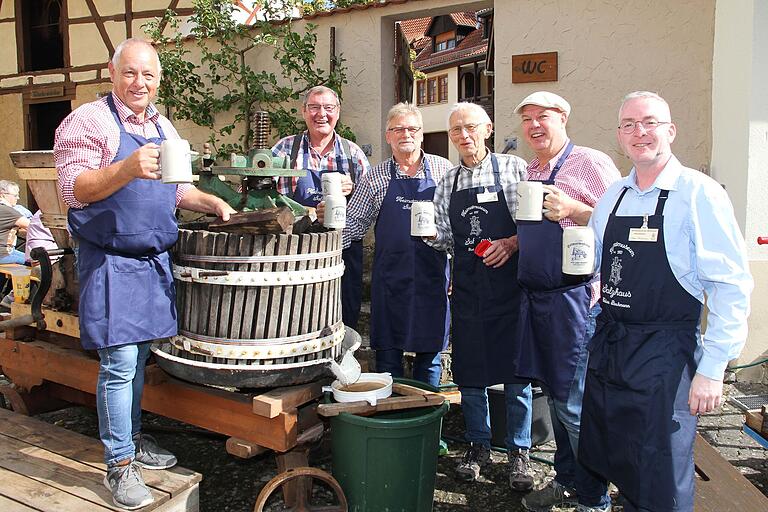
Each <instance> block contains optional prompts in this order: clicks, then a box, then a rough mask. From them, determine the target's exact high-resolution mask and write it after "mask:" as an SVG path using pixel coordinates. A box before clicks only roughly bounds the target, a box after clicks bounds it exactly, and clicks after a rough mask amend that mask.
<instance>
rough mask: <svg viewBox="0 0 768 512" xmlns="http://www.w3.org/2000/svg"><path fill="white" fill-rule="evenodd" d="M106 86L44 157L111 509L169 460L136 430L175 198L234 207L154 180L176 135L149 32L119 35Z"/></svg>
mask: <svg viewBox="0 0 768 512" xmlns="http://www.w3.org/2000/svg"><path fill="white" fill-rule="evenodd" d="M109 74H110V77H111V79H112V93H111V94H109V95H108V96H106V97H104V98H102V99H100V100H97V101H94V102H92V103H87V104H85V105H83V106H81V107H79V108H78V109H76V110H75V111H74V112H72V113H71V114H70V115H69V116H67V118H66V119H65V120H64V121H63V122H62V123H61V125H60V126H59V127H58V129H57V130H56V138H55V141H54V147H53V151H54V160H55V162H56V168H57V170H58V178H59V187H60V193H61V195H62V197H63V199H64V201H65V202H66V203H67V204H68V205H69V207H70V209H69V213H68V221H69V227H70V230H71V232H72V236H73V238H74V239H75V240H76V241H77V243H78V258H77V264H78V274H79V283H80V310H79V314H80V316H79V317H80V341H81V343H82V345H83V347H84V348H86V349H93V350H96V351H97V352H98V354H99V361H100V362H99V376H98V380H97V385H96V409H97V412H98V417H99V437H100V438H101V440H102V442H103V443H104V448H105V453H104V459H105V462H106V464H107V475H106V476H105V478H104V485H105V486H106V487H107V488H108V489H109V490H110V491H111V492H112V499H113V501H114V503H115V505H117V506H118V507H121V508H126V509H131V510H132V509H136V508H141V507H143V506H145V505H148V504H149V503H151V502H152V501H153V497H152V494H151V492H150V491H149V489H148V488H147V486H146V485H145V484H144V481H143V479H142V477H141V473H140V472H139V471H137V470H136V466H141V467H143V468H145V469H165V468H169V467H171V466H173V465H174V464H176V457H174V456H173V454H171V453H169V452H168V451H166V450H164V449H162V448H160V447H159V446H157V444H156V443H155V441H154V439H152V437H151V436H147V435H145V434H143V433H142V432H141V395H142V390H143V387H144V365H145V364H146V361H147V358H148V357H149V349H150V344H151V342H152V341H153V340H155V339H157V338H164V337H168V336H172V335H175V334H176V332H177V321H176V303H175V302H176V301H175V292H174V288H173V274H172V271H171V261H170V255H169V252H168V250H169V249H170V248H171V247H172V246H173V244H174V243H175V242H176V238H177V237H178V227H177V225H176V218H175V216H174V214H175V210H176V207H177V206H178V207H181V208H186V209H189V210H194V211H199V212H206V213H215V214H216V215H218V216H220V217H221V218H222V219H223V220H225V221H226V220H228V219H229V216H230V214H231V213H234V210H233V209H232V208H230V207H229V205H227V203H225V202H224V201H223V200H221V199H219V198H218V197H215V196H212V195H209V194H205V193H203V192H201V191H199V190H197V189H196V188H195V187H193V186H191V185H180V186H176V185H171V184H164V183H162V182H161V181H160V174H159V173H158V171H159V157H160V143H161V142H162V141H163V140H165V139H178V138H179V135H178V133H176V130H175V129H174V128H173V126H172V125H171V123H170V121H168V119H166V118H165V117H163V116H161V115H160V113H159V112H158V111H157V109H156V108H155V107H154V105H153V104H152V103H151V102H152V100H153V99H154V98H155V95H156V93H157V87H158V85H159V83H160V60H159V58H158V56H157V52H156V51H155V49H154V48H153V47H152V45H151V44H149V43H148V42H147V41H144V40H141V39H128V40H126V41H123V42H122V43H121V44H119V45H118V46H117V48H116V49H115V54H114V56H113V58H112V61H111V62H110V63H109Z"/></svg>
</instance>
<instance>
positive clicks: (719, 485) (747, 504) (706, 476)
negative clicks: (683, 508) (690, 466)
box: [694, 434, 768, 512]
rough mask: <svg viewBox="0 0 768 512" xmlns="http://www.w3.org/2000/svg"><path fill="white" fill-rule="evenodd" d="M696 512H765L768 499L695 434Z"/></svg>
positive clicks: (767, 506)
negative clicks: (729, 511)
mask: <svg viewBox="0 0 768 512" xmlns="http://www.w3.org/2000/svg"><path fill="white" fill-rule="evenodd" d="M694 461H695V463H696V472H697V473H698V474H699V476H701V478H698V479H697V480H696V498H695V507H694V508H695V510H696V512H722V511H724V510H738V511H739V512H765V511H766V510H768V498H766V497H765V496H764V495H763V494H762V493H761V492H760V491H758V490H757V488H755V486H754V485H752V483H751V482H750V481H749V480H747V479H746V477H745V476H744V475H742V474H741V473H739V471H738V470H737V469H736V468H734V467H733V466H732V465H731V464H730V463H729V462H728V461H727V460H725V459H724V458H723V457H722V456H721V455H720V454H719V453H718V452H717V450H715V449H714V448H713V447H712V446H710V445H709V443H707V441H706V440H705V439H704V438H703V437H701V435H700V434H696V442H695V445H694Z"/></svg>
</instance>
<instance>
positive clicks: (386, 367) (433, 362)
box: [376, 348, 442, 387]
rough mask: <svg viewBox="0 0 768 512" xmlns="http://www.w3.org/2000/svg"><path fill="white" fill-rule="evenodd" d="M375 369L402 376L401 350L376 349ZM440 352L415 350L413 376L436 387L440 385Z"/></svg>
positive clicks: (393, 375) (394, 375)
mask: <svg viewBox="0 0 768 512" xmlns="http://www.w3.org/2000/svg"><path fill="white" fill-rule="evenodd" d="M376 371H378V372H382V373H383V372H389V373H390V374H391V375H392V377H402V376H403V351H402V350H400V349H397V348H390V349H386V350H377V351H376ZM441 372H442V365H441V364H440V352H416V357H415V358H414V360H413V378H414V379H416V380H420V381H421V382H426V383H427V384H429V385H431V386H434V387H438V386H439V385H440V373H441Z"/></svg>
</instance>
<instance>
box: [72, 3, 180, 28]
mask: <svg viewBox="0 0 768 512" xmlns="http://www.w3.org/2000/svg"><path fill="white" fill-rule="evenodd" d="M194 12H195V9H194V8H192V7H180V8H179V9H177V10H176V14H177V15H178V16H190V15H191V14H193V13H194ZM163 14H165V10H163V9H154V10H151V11H140V12H132V13H131V17H132V18H133V19H135V20H139V19H141V20H143V19H149V18H160V17H162V16H163ZM125 18H126V15H125V14H113V15H111V16H102V17H101V20H102V21H118V22H119V21H123V22H124V21H125ZM68 21H69V24H70V25H82V24H83V23H93V22H94V21H95V20H94V18H93V16H82V17H80V18H72V19H71V20H68Z"/></svg>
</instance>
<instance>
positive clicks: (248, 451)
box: [226, 437, 269, 459]
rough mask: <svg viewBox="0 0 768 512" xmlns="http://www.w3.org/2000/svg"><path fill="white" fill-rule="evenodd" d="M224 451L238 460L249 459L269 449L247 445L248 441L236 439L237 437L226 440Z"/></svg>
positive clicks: (251, 444)
mask: <svg viewBox="0 0 768 512" xmlns="http://www.w3.org/2000/svg"><path fill="white" fill-rule="evenodd" d="M226 449H227V453H228V454H230V455H234V456H235V457H238V458H240V459H250V458H252V457H255V456H257V455H261V454H262V453H266V452H268V451H269V448H264V447H263V446H261V445H258V444H253V443H249V442H248V441H245V440H243V439H238V438H237V437H230V438H229V439H227V443H226Z"/></svg>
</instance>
